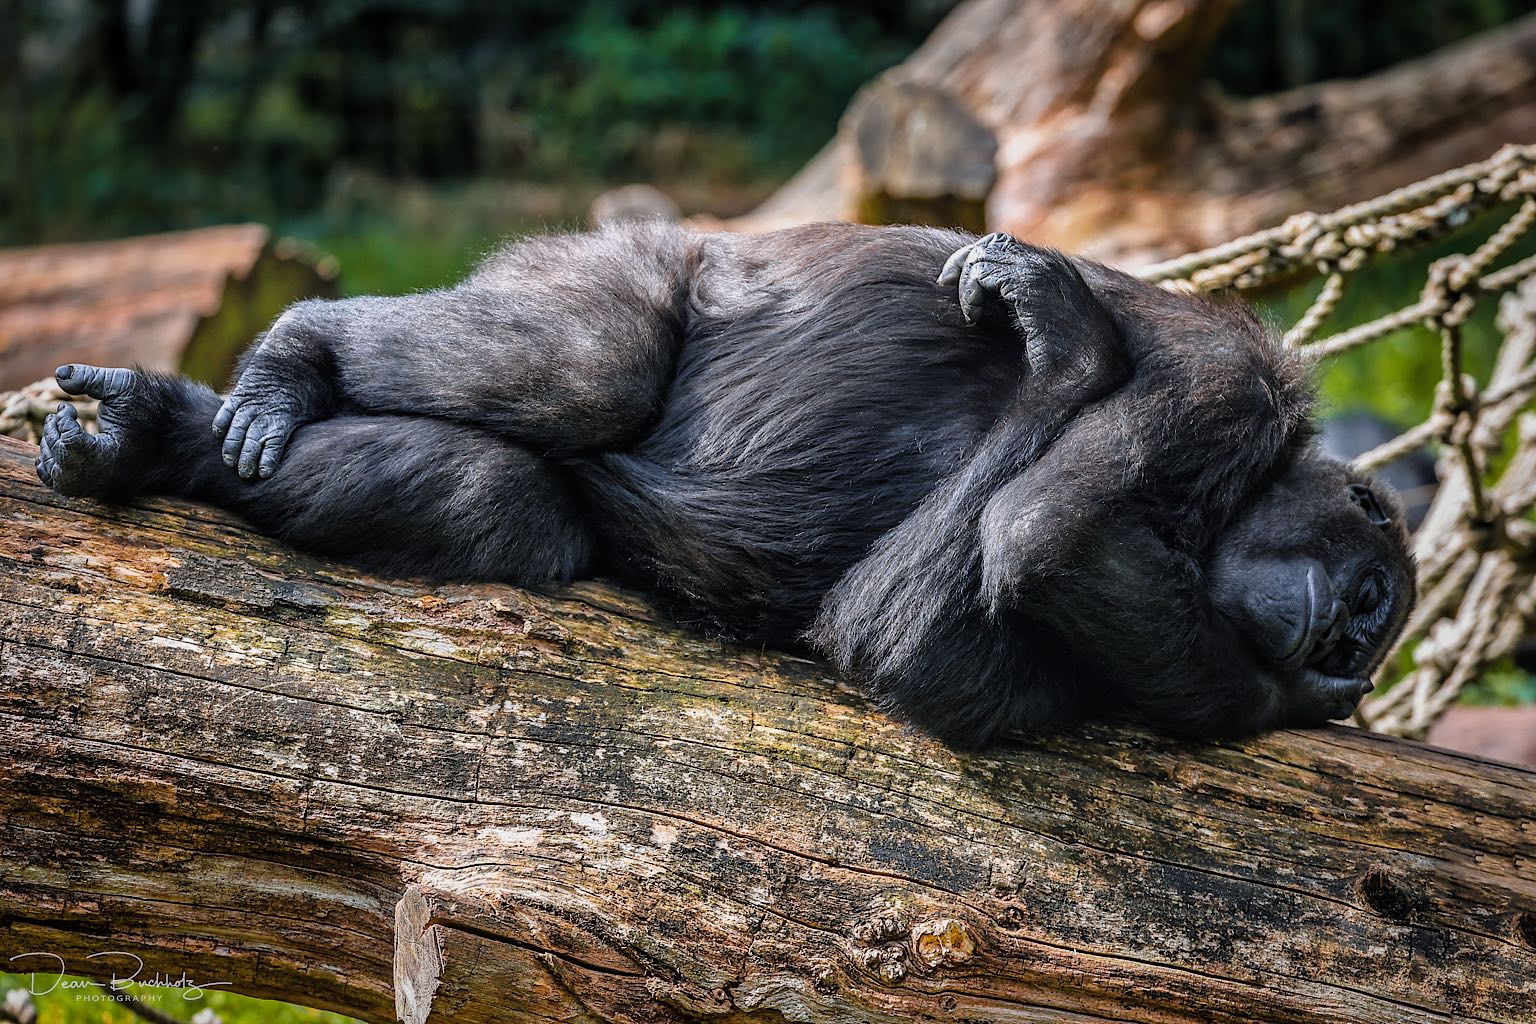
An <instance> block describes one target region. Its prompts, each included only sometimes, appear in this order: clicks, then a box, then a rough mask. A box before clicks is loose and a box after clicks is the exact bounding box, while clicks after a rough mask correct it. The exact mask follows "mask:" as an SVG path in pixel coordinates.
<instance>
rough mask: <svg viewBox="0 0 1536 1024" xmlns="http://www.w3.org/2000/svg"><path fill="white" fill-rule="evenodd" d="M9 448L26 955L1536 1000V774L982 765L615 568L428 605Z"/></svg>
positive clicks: (1381, 1017)
mask: <svg viewBox="0 0 1536 1024" xmlns="http://www.w3.org/2000/svg"><path fill="white" fill-rule="evenodd" d="M31 459H32V454H31V450H30V449H29V448H28V447H27V446H25V445H23V444H21V443H20V442H16V441H11V440H9V439H3V438H0V566H3V569H0V680H3V686H0V965H4V964H5V963H7V962H8V961H9V962H10V963H11V964H12V966H11V967H10V969H12V970H33V969H34V968H36V967H37V961H36V960H35V959H33V960H24V961H10V958H11V957H15V956H18V955H21V954H26V953H38V952H46V953H49V954H52V955H54V956H56V957H58V958H59V959H60V961H61V962H62V963H63V964H64V965H65V968H66V969H67V970H69V971H71V972H74V973H80V974H94V975H95V976H101V975H102V974H103V972H107V971H110V970H111V969H112V968H113V967H116V968H117V969H118V972H119V976H121V975H122V974H124V973H127V972H126V971H125V970H124V964H123V960H122V959H121V958H119V959H115V960H110V961H103V960H97V961H90V960H87V959H85V958H86V957H87V956H88V955H89V954H91V953H95V952H100V951H103V950H115V951H123V952H126V953H132V954H134V955H137V956H139V957H141V958H142V959H143V962H144V968H143V972H142V976H148V975H149V974H151V973H159V974H160V975H162V976H164V977H172V978H175V977H178V976H182V975H185V976H186V977H187V978H188V979H190V980H192V981H194V982H197V983H201V984H213V983H217V982H227V983H229V984H230V985H231V986H232V987H233V988H234V989H236V990H238V991H241V992H247V993H250V994H253V995H259V996H268V997H279V998H285V999H289V1000H293V1001H299V1002H303V1003H307V1004H309V1005H313V1006H318V1007H325V1008H330V1009H335V1010H340V1011H343V1012H346V1013H351V1014H354V1015H357V1016H359V1017H361V1018H363V1019H364V1020H367V1021H381V1022H382V1021H389V1020H391V1019H394V1017H395V1015H396V1013H397V1012H398V1013H399V1015H400V1017H401V1019H403V1020H406V1021H410V1022H423V1021H455V1022H461V1024H464V1022H475V1021H521V1020H545V1019H550V1020H555V1019H558V1020H581V1021H678V1020H720V1021H747V1020H767V1021H782V1020H790V1021H810V1022H817V1021H869V1022H874V1021H882V1022H883V1021H905V1020H912V1019H923V1020H942V1021H951V1020H952V1021H1002V1020H1009V1021H1019V1020H1050V1021H1062V1022H1065V1021H1079V1022H1087V1021H1104V1020H1114V1021H1144V1022H1154V1021H1155V1022H1171V1021H1191V1022H1192V1021H1205V1022H1212V1021H1214V1022H1237V1021H1249V1020H1254V1019H1263V1020H1266V1021H1275V1022H1287V1021H1295V1022H1300V1021H1316V1020H1338V1021H1351V1022H1365V1021H1393V1022H1403V1021H1442V1020H1447V1019H1449V1018H1450V1017H1453V1016H1454V1017H1455V1019H1457V1020H1476V1021H1529V1020H1531V1019H1533V1018H1536V851H1533V839H1536V785H1533V784H1536V774H1533V773H1531V772H1529V771H1524V770H1520V769H1516V768H1513V767H1509V766H1503V765H1498V764H1494V763H1490V762H1484V761H1479V760H1477V759H1475V758H1470V757H1467V756H1463V755H1455V754H1451V753H1448V752H1444V751H1440V750H1436V749H1434V748H1430V747H1426V746H1423V745H1419V744H1415V743H1411V742H1406V741H1401V740H1393V739H1388V738H1385V737H1381V736H1375V735H1369V734H1364V733H1361V732H1359V731H1355V730H1350V729H1344V728H1330V729H1324V730H1316V731H1308V732H1282V733H1277V734H1274V735H1271V736H1268V737H1265V738H1263V739H1258V740H1253V741H1250V742H1244V743H1230V744H1214V745H1205V744H1188V743H1181V742H1176V741H1173V740H1169V739H1165V738H1161V737H1157V736H1154V735H1152V734H1149V733H1146V732H1143V731H1140V730H1136V729H1129V728H1112V727H1108V726H1094V727H1090V728H1085V729H1082V730H1080V731H1077V732H1074V733H1072V734H1070V735H1066V736H1062V737H1057V738H1052V739H1048V740H1028V741H1022V740H1021V741H1018V742H1016V743H1013V744H1010V745H1009V746H1007V747H1005V748H1003V749H999V750H996V751H993V752H991V753H988V754H983V755H957V754H955V753H952V752H950V751H948V750H946V749H944V748H943V747H941V746H939V745H937V744H935V743H933V742H931V741H929V740H927V739H924V738H922V737H920V736H917V735H915V734H913V733H911V732H909V731H907V730H905V729H903V728H901V727H899V726H897V725H895V724H893V723H892V722H890V721H889V720H888V719H886V718H885V717H883V716H881V715H880V714H879V713H877V712H876V711H874V710H873V709H872V708H870V707H869V706H868V705H867V704H866V703H865V702H864V701H863V700H862V699H860V697H859V696H858V695H857V694H855V693H854V692H852V691H851V690H850V689H848V688H847V687H845V686H844V685H843V684H841V683H839V682H838V681H837V680H836V679H835V678H833V677H832V676H831V675H829V674H828V672H827V671H826V670H825V668H824V667H823V666H822V665H820V664H819V663H817V662H814V661H811V660H806V659H803V658H799V657H795V656H792V655H787V654H779V653H774V652H768V651H755V650H748V649H744V648H740V647H732V646H726V645H722V644H718V643H715V642H712V641H710V640H707V639H703V638H700V637H698V636H695V635H691V634H688V633H684V632H681V631H679V630H677V629H675V628H673V627H671V626H670V625H668V624H667V623H665V622H664V621H662V620H660V619H658V618H657V617H656V616H655V615H654V614H653V613H652V612H651V611H650V610H649V608H648V607H647V606H646V605H645V604H644V603H642V602H639V601H637V600H635V599H633V598H631V597H628V596H626V595H624V594H623V593H621V592H618V591H614V590H611V589H609V588H607V587H604V586H600V585H596V584H580V585H576V586H571V587H568V588H561V589H557V590H552V591H550V592H548V593H539V594H535V593H528V592H523V591H518V590H514V589H512V588H508V587H503V586H490V585H486V586H453V587H440V588H436V589H431V588H427V587H423V586H420V585H416V584H412V583H409V582H400V581H386V580H381V579H374V578H370V577H368V576H365V575H363V574H360V573H358V572H355V571H352V570H350V569H347V568H345V567H341V566H338V565H335V564H331V563H326V562H322V561H318V560H315V559H311V558H308V557H305V556H302V555H299V554H295V553H294V552H292V551H289V550H287V549H285V548H283V547H282V546H280V545H277V544H275V543H272V542H269V541H267V540H264V539H262V538H260V537H258V536H256V535H255V534H253V533H251V532H249V531H248V530H246V529H245V528H243V527H242V526H241V525H240V524H239V523H238V522H237V521H235V520H234V519H232V518H230V517H228V516H226V515H224V514H222V513H218V512H214V511H211V510H209V509H206V508H202V507H198V506H193V505H190V504H186V503H181V502H172V501H160V500H156V501H148V502H144V503H142V504H140V505H138V506H135V507H132V508H112V507H107V506H102V505H98V504H94V503H90V502H84V501H74V500H69V499H64V498H61V497H58V496H56V495H54V494H52V493H51V492H49V491H47V490H45V489H44V488H42V487H41V486H40V485H39V484H37V482H36V481H35V480H34V479H33V478H32V469H31Z"/></svg>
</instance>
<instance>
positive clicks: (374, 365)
mask: <svg viewBox="0 0 1536 1024" xmlns="http://www.w3.org/2000/svg"><path fill="white" fill-rule="evenodd" d="M695 260H696V256H695V255H694V253H693V247H692V244H691V242H690V238H689V236H688V234H687V233H686V232H684V231H683V230H681V229H678V228H675V227H671V226H667V225H661V224H656V225H644V226H634V225H630V226H626V227H625V228H624V229H622V230H612V231H598V232H595V233H592V234H585V235H568V236H551V237H547V238H539V239H532V240H529V241H524V242H521V243H518V244H516V245H513V246H510V247H509V248H507V249H506V250H504V251H502V252H501V253H499V254H497V255H495V256H493V257H492V258H491V259H489V260H488V261H487V262H486V263H485V264H484V265H483V266H482V267H481V268H480V269H479V270H478V271H477V272H476V273H475V274H474V276H472V277H470V278H469V279H468V280H467V281H465V282H464V283H462V284H460V285H457V286H455V287H453V288H448V289H445V290H442V291H435V292H422V293H418V294H414V295H404V296H398V297H362V298H353V299H344V300H340V301H323V300H313V301H307V302H301V303H298V304H297V305H295V306H293V307H291V308H290V309H288V310H287V311H286V312H285V313H284V314H283V315H282V317H280V318H279V319H278V321H277V322H276V323H275V324H274V325H273V326H272V329H271V330H270V331H268V332H267V334H266V335H265V336H264V338H263V339H262V340H261V342H260V343H259V344H258V345H256V346H254V347H253V348H252V350H251V351H250V353H249V354H248V355H247V356H246V358H245V360H244V361H243V362H242V365H241V368H240V371H239V374H238V376H237V381H236V384H235V386H234V389H233V390H232V391H231V392H230V394H229V397H228V399H227V400H226V401H225V402H224V405H223V406H222V407H221V408H220V410H219V412H218V414H217V416H216V417H215V421H214V429H215V433H216V434H219V435H220V436H222V437H223V440H224V448H223V451H224V458H225V461H226V462H227V463H228V464H230V465H232V466H236V467H237V468H238V469H239V471H240V474H241V475H242V476H245V477H247V478H251V477H254V476H256V475H257V474H258V473H259V474H260V475H261V476H262V477H267V476H270V475H271V474H272V473H273V472H274V471H275V470H276V468H277V464H278V462H279V460H280V459H281V457H282V453H283V450H284V447H285V446H286V445H287V443H288V440H289V437H290V436H291V434H292V433H293V431H294V430H295V429H296V428H297V427H299V426H301V425H303V424H304V423H307V422H311V421H313V420H317V419H322V418H324V417H326V416H330V415H333V414H335V413H336V412H338V411H344V410H347V409H354V410H361V411H365V412H371V413H405V414H422V413H426V414H430V415H434V416H439V417H443V418H447V419H453V420H458V421H460V422H464V423H469V424H473V425H475V426H477V427H480V428H481V429H485V430H490V431H495V432H499V433H502V434H505V435H506V436H508V437H511V438H513V439H515V440H517V441H520V442H523V443H526V444H528V445H530V446H532V447H534V448H535V449H537V450H540V451H545V452H554V453H572V452H580V451H587V450H594V449H598V448H602V447H604V446H612V445H615V444H617V443H621V442H623V441H624V440H626V439H628V438H630V437H632V436H634V435H635V434H637V433H638V432H639V431H640V430H642V429H643V428H644V426H645V424H646V423H647V422H648V421H649V419H650V418H651V416H653V415H654V413H655V411H656V409H657V407H658V405H659V403H660V400H661V393H662V389H663V387H664V386H665V383H666V380H667V378H668V376H669V374H670V372H671V368H672V365H673V362H674V360H675V358H676V355H677V349H678V345H679V343H680V339H681V336H682V329H683V326H684V322H685V316H686V310H687V301H688V282H689V279H690V275H691V273H692V269H693V266H692V265H693V263H694V262H695Z"/></svg>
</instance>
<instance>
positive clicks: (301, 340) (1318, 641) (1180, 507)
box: [37, 224, 1413, 747]
mask: <svg viewBox="0 0 1536 1024" xmlns="http://www.w3.org/2000/svg"><path fill="white" fill-rule="evenodd" d="M58 379H59V382H60V384H61V385H63V387H64V389H65V390H66V391H67V392H69V393H70V394H85V395H90V396H93V397H97V398H100V399H102V402H103V404H102V406H101V413H100V423H101V432H100V434H99V435H91V434H87V433H85V432H83V431H82V430H81V428H80V425H79V423H78V421H77V420H76V419H75V415H74V410H73V408H72V407H69V406H61V407H60V410H59V412H58V413H56V414H55V415H53V416H51V417H50V418H49V421H48V423H47V425H46V429H45V434H44V438H43V442H42V453H41V456H40V457H39V459H38V463H37V465H38V472H39V474H40V476H41V477H42V479H43V480H44V481H45V482H46V483H47V484H49V485H50V486H52V487H53V488H55V489H56V490H58V491H60V492H61V493H64V494H69V495H88V496H91V497H97V498H102V499H107V500H113V501H121V500H125V499H128V498H131V497H133V496H134V495H136V494H143V493H160V494H176V495H184V496H187V497H192V498H200V499H204V500H207V501H210V502H213V503H214V504H217V505H220V506H222V507H224V508H228V509H231V510H234V511H236V512H239V513H242V514H243V515H245V516H246V517H247V518H249V519H250V520H252V521H253V522H255V523H256V524H258V525H259V526H260V527H262V528H263V529H265V530H268V531H270V532H271V533H272V534H274V535H276V536H278V537H281V538H283V539H286V540H289V541H291V542H293V543H295V544H298V545H301V546H304V547H307V548H310V549H312V550H315V551H318V552H322V553H326V554H331V555H336V556H340V557H342V558H345V559H349V560H351V561H353V562H356V563H359V564H362V565H364V566H368V567H372V568H376V569H381V570H384V571H388V572H400V573H411V574H424V575H428V576H431V577H435V578H440V579H447V578H458V579H490V578H495V579H503V580H510V581H512V582H515V583H523V584H536V583H540V582H544V581H549V580H559V579H567V578H570V577H573V576H584V575H588V574H591V573H593V572H596V571H600V570H605V571H609V572H612V573H615V574H617V575H620V576H622V577H624V578H627V579H630V580H634V581H639V582H641V583H643V584H645V585H646V586H648V587H650V588H652V589H653V590H654V591H655V592H657V593H659V594H660V595H662V597H663V598H664V599H666V600H667V602H668V604H669V606H670V607H671V608H672V609H673V610H674V612H675V613H676V614H677V616H678V617H679V618H681V619H683V620H685V621H688V622H691V623H694V624H695V625H699V626H702V627H704V628H706V629H709V630H711V631H715V632H720V633H726V634H729V635H734V636H739V637H745V638H750V639H752V640H755V641H758V642H763V643H769V644H787V643H795V642H797V641H803V640H808V641H809V642H810V643H811V644H812V645H813V646H814V647H816V648H817V649H819V650H821V651H822V652H824V653H826V654H828V655H830V656H831V657H832V658H833V659H834V660H835V661H836V663H837V664H838V665H839V666H840V667H842V668H843V669H844V670H846V671H849V672H851V673H854V674H856V675H857V676H858V677H859V678H861V679H862V680H864V681H865V682H866V684H867V686H868V688H869V690H870V691H871V692H872V693H873V694H874V695H875V696H876V697H877V698H878V699H879V700H880V701H881V702H882V703H883V704H884V705H885V706H886V707H888V708H890V709H892V710H894V711H895V712H897V713H898V714H900V715H901V716H904V717H906V718H907V719H909V720H911V721H914V722H916V723H918V724H920V725H922V726H924V727H926V728H927V729H928V730H930V731H932V732H933V733H936V734H937V735H939V736H940V737H942V738H944V739H945V740H947V741H949V742H950V743H952V744H955V745H957V746H964V747H975V746H979V745H983V744H986V743H988V742H989V741H991V740H993V739H994V738H996V737H997V736H998V735H999V734H1000V733H1002V732H1004V731H1005V730H1008V729H1012V728H1016V727H1023V728H1026V729H1032V730H1041V729H1046V728H1050V727H1054V726H1058V725H1061V724H1063V723H1065V722H1068V721H1070V720H1073V719H1075V718H1078V717H1081V716H1085V715H1104V714H1120V715H1128V716H1130V717H1134V718H1139V719H1141V720H1144V721H1147V722H1150V723H1153V724H1155V725H1158V726H1161V727H1163V728H1165V729H1168V730H1172V731H1175V732H1179V733H1183V734H1187V735H1196V736H1218V735H1231V734H1241V733H1247V732H1252V731H1256V730H1260V729H1264V728H1269V727H1274V726H1279V725H1286V724H1297V725H1305V724H1313V723H1321V722H1324V721H1326V720H1329V719H1337V718H1344V717H1346V716H1348V715H1349V714H1350V713H1351V711H1352V710H1353V708H1354V706H1355V704H1356V702H1357V701H1358V700H1359V699H1360V697H1361V696H1362V695H1363V694H1364V693H1365V692H1366V691H1368V690H1369V689H1370V688H1371V684H1370V682H1369V681H1368V679H1369V675H1370V673H1371V671H1372V670H1373V669H1374V668H1375V667H1376V665H1377V663H1378V662H1379V661H1380V659H1381V658H1382V657H1383V652H1384V651H1385V650H1386V648H1387V647H1388V645H1389V644H1390V642H1391V641H1392V639H1393V638H1394V637H1395V636H1396V634H1397V633H1398V631H1399V630H1400V629H1401V627H1402V624H1403V622H1404V619H1405V617H1406V616H1407V613H1408V610H1409V606H1410V603H1411V602H1412V600H1413V570H1412V563H1411V561H1410V558H1409V555H1408V553H1407V537H1406V533H1405V531H1404V528H1403V526H1402V516H1401V513H1400V511H1399V510H1398V508H1397V506H1396V504H1395V500H1394V499H1393V498H1391V497H1389V496H1388V495H1386V494H1381V493H1378V492H1377V491H1376V489H1375V487H1374V485H1373V484H1372V483H1371V482H1370V481H1368V480H1366V479H1364V478H1362V477H1360V476H1358V475H1356V474H1355V473H1353V472H1351V471H1350V470H1349V469H1348V468H1346V467H1345V466H1344V465H1342V464H1340V463H1337V462H1334V461H1331V460H1329V459H1327V458H1325V457H1324V456H1322V455H1321V454H1319V453H1318V452H1317V451H1316V450H1315V449H1314V448H1313V447H1312V445H1311V427H1310V421H1309V412H1310V391H1309V385H1308V383H1307V378H1306V373H1305V370H1304V367H1303V366H1302V365H1301V364H1300V363H1299V362H1298V360H1297V359H1295V358H1294V357H1292V356H1289V355H1287V354H1285V353H1284V352H1283V351H1282V349H1281V348H1280V347H1279V346H1278V345H1277V343H1276V342H1275V341H1274V340H1273V339H1272V338H1271V337H1270V336H1268V335H1267V334H1266V333H1265V332H1264V331H1263V330H1262V329H1261V328H1260V326H1259V324H1258V323H1257V321H1256V320H1255V318H1254V317H1253V315H1252V314H1251V313H1250V312H1249V311H1248V309H1247V308H1246V307H1244V306H1242V305H1240V304H1237V303H1218V302H1212V301H1209V300H1206V299H1202V298H1197V297H1192V296H1185V295H1178V294H1174V293H1171V292H1168V291H1165V290H1162V289H1159V288H1155V287H1152V286H1149V285H1147V284H1144V283H1142V282H1140V281H1137V280H1135V279H1134V278H1131V277H1128V276H1126V275H1125V274H1122V273H1119V272H1116V271H1114V270H1110V269H1108V268H1105V267H1103V266H1100V265H1098V264H1094V263H1090V262H1087V261H1083V260H1075V259H1070V258H1068V257H1066V256H1063V255H1061V254H1059V253H1056V252H1053V251H1050V250H1046V249H1039V248H1035V247H1033V246H1029V245H1025V244H1022V243H1020V242H1018V241H1015V240H1014V239H1012V238H1010V237H1008V236H1006V235H997V234H994V235H988V236H987V237H985V238H982V239H979V240H978V239H976V238H974V237H973V236H968V235H963V234H959V233H956V232H951V231H942V230H934V229H926V228H865V227H855V226H844V225H820V226H815V227H807V228H801V229H796V230H791V231H785V232H779V233H775V234H770V235H759V236H738V235H730V234H700V233H694V232H689V231H687V230H684V229H682V228H678V227H674V226H668V225H660V224H649V225H629V226H624V227H614V228H609V229H605V230H602V231H600V232H598V233H595V234H590V235H576V236H563V237H547V238H539V239H534V240H531V241H527V242H523V243H520V244H517V245H514V246H511V247H509V248H507V249H506V250H505V251H503V252H501V253H500V254H499V255H496V256H494V257H492V258H491V259H490V260H489V261H488V262H487V263H486V264H485V265H484V266H482V267H481V268H480V269H479V270H478V271H477V272H476V273H475V274H474V275H473V276H472V277H470V278H469V279H468V280H467V281H465V282H464V283H463V284H461V285H459V286H458V287H455V288H452V289H448V290H446V291H441V292H431V293H424V294H417V295H409V296H403V297H399V298H357V299H347V300H342V301H336V302H325V301H313V302H303V303H299V304H298V305H296V306H294V307H292V308H291V309H289V310H288V311H287V312H286V313H284V314H283V316H282V317H281V318H280V319H279V320H278V321H277V323H276V324H275V325H274V326H273V327H272V329H271V330H270V331H268V332H267V334H266V335H265V336H264V337H263V338H262V339H261V341H260V343H259V344H258V345H257V346H255V347H254V349H253V350H252V351H251V352H250V353H249V354H248V355H247V357H246V359H245V360H244V363H243V365H242V368H241V370H240V372H239V375H238V379H237V382H236V384H235V387H234V390H233V391H232V392H231V393H230V395H229V397H228V398H227V399H224V400H223V402H222V404H221V403H220V399H219V397H218V396H217V395H215V394H214V393H213V392H212V391H211V390H209V389H208V388H206V387H203V386H202V385H199V384H194V383H191V382H189V381H186V380H181V379H173V378H168V377H161V376H155V375H150V374H144V373H139V372H135V371H131V370H122V369H115V370H105V369H100V368H97V367H91V366H82V365H73V366H64V367H60V369H59V371H58ZM210 424H211V425H212V429H211V431H210ZM221 455H222V458H221Z"/></svg>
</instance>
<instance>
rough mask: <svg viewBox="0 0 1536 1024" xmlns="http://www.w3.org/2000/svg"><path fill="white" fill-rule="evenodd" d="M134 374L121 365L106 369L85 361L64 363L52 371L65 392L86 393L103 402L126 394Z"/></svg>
mask: <svg viewBox="0 0 1536 1024" xmlns="http://www.w3.org/2000/svg"><path fill="white" fill-rule="evenodd" d="M135 376H136V374H135V373H134V371H132V370H129V369H125V368H123V367H117V368H114V369H107V368H103V367H100V366H89V365H87V364H85V363H66V364H64V365H63V366H61V367H59V368H58V369H57V370H54V371H53V378H54V380H56V381H58V382H59V387H61V388H63V389H64V393H65V394H69V395H86V396H88V397H90V398H95V399H98V400H100V401H103V402H110V401H111V400H112V399H114V398H118V397H120V396H122V395H124V394H126V393H127V392H128V391H129V389H130V388H132V386H133V381H134V377H135Z"/></svg>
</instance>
